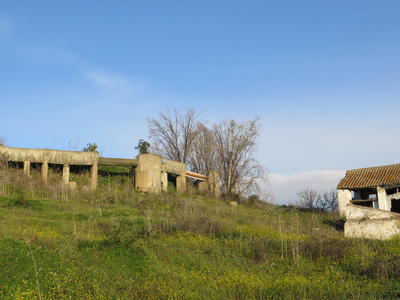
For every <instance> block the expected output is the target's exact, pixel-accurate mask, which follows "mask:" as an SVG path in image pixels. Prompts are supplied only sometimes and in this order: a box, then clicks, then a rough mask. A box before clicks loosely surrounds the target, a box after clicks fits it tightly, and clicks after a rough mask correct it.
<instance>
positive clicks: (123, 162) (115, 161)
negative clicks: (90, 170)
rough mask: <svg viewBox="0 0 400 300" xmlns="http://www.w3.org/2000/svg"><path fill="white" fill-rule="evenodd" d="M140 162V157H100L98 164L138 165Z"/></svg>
mask: <svg viewBox="0 0 400 300" xmlns="http://www.w3.org/2000/svg"><path fill="white" fill-rule="evenodd" d="M138 163H139V160H138V159H126V158H109V157H99V162H98V164H99V165H101V166H123V167H137V165H138Z"/></svg>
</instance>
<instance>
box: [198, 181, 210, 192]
mask: <svg viewBox="0 0 400 300" xmlns="http://www.w3.org/2000/svg"><path fill="white" fill-rule="evenodd" d="M197 187H198V189H199V192H201V193H207V190H208V184H207V182H206V181H201V182H199V184H198V185H197Z"/></svg>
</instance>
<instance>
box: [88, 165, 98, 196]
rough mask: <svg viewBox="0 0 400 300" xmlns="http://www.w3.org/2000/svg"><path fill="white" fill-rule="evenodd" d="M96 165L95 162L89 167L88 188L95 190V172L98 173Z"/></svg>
mask: <svg viewBox="0 0 400 300" xmlns="http://www.w3.org/2000/svg"><path fill="white" fill-rule="evenodd" d="M98 169H99V168H98V166H97V163H96V164H94V165H93V166H92V167H91V168H90V189H91V190H92V191H94V190H96V188H97V173H98Z"/></svg>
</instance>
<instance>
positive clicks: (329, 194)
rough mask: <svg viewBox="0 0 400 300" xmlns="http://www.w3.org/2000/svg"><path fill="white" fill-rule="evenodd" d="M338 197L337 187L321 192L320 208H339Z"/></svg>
mask: <svg viewBox="0 0 400 300" xmlns="http://www.w3.org/2000/svg"><path fill="white" fill-rule="evenodd" d="M338 205H339V203H338V197H337V192H336V190H335V189H331V190H330V191H325V192H323V193H322V194H321V197H320V205H319V206H320V208H322V209H324V210H331V211H335V210H338Z"/></svg>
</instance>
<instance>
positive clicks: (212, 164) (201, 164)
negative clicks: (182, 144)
mask: <svg viewBox="0 0 400 300" xmlns="http://www.w3.org/2000/svg"><path fill="white" fill-rule="evenodd" d="M189 167H190V168H191V170H192V171H194V172H197V173H200V174H204V175H209V174H210V171H211V170H216V169H217V167H218V164H217V152H216V151H215V136H214V133H213V132H212V130H210V129H209V128H207V127H206V126H205V125H204V124H203V123H198V124H197V129H196V135H195V139H194V141H193V148H192V151H191V152H190V154H189Z"/></svg>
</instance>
